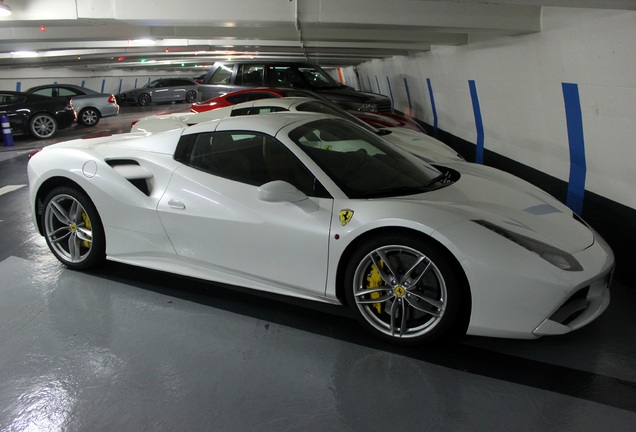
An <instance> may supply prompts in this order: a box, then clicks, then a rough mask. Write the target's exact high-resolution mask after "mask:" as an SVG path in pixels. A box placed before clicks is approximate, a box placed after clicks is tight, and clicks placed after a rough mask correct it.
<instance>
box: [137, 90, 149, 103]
mask: <svg viewBox="0 0 636 432" xmlns="http://www.w3.org/2000/svg"><path fill="white" fill-rule="evenodd" d="M150 102H151V98H150V95H149V94H148V93H142V94H140V95H139V97H138V98H137V103H138V104H139V106H146V105H150Z"/></svg>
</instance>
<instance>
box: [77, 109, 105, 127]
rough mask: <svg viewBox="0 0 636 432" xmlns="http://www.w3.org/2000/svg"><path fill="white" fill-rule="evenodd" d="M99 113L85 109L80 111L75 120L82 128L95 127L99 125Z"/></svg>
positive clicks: (95, 110)
mask: <svg viewBox="0 0 636 432" xmlns="http://www.w3.org/2000/svg"><path fill="white" fill-rule="evenodd" d="M100 117H101V113H100V112H99V110H97V109H95V108H92V107H87V108H84V109H83V110H81V111H80V112H79V114H78V116H77V120H78V121H79V122H80V124H82V125H84V126H95V125H97V123H99V119H100Z"/></svg>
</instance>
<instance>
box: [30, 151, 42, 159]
mask: <svg viewBox="0 0 636 432" xmlns="http://www.w3.org/2000/svg"><path fill="white" fill-rule="evenodd" d="M41 151H42V149H39V150H36V151H34V152H32V153H29V159H31V158H32V157H33V156H35V155H36V154H38V153H40V152H41Z"/></svg>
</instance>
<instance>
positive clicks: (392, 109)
mask: <svg viewBox="0 0 636 432" xmlns="http://www.w3.org/2000/svg"><path fill="white" fill-rule="evenodd" d="M386 83H387V84H388V85H389V95H390V96H391V112H393V111H394V108H393V107H394V106H395V101H394V100H393V90H391V81H390V80H389V77H386Z"/></svg>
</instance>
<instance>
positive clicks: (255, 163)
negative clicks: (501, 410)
mask: <svg viewBox="0 0 636 432" xmlns="http://www.w3.org/2000/svg"><path fill="white" fill-rule="evenodd" d="M28 174H29V186H30V201H31V205H32V207H33V220H34V222H35V225H36V227H37V229H38V231H39V232H40V233H41V234H42V235H43V236H44V237H45V239H46V242H47V244H48V246H49V248H50V249H51V251H52V252H53V254H54V255H55V256H56V257H57V258H58V259H59V260H60V261H61V262H62V263H64V264H65V265H66V266H68V267H69V268H74V269H86V268H88V267H91V266H94V265H96V264H98V263H99V262H100V261H101V260H102V259H104V258H107V259H110V260H113V261H118V262H122V263H127V264H131V265H136V266H141V267H146V268H150V269H156V270H161V271H167V272H171V273H175V274H180V275H186V276H189V277H195V278H200V279H205V280H209V281H216V282H220V283H225V284H231V285H238V286H242V287H247V288H251V289H254V290H261V291H267V292H272V293H278V294H283V295H288V296H294V297H299V298H304V299H311V300H316V301H322V302H328V303H334V304H345V305H348V306H349V307H350V308H351V310H352V311H353V312H354V314H355V315H356V316H357V318H358V319H359V321H360V322H361V324H362V325H363V326H364V327H365V328H367V329H368V330H369V331H371V332H372V333H374V334H375V335H377V336H379V337H381V338H384V339H386V340H389V341H393V342H396V343H402V344H416V343H422V342H428V341H431V340H434V339H436V338H439V337H443V336H448V335H450V334H453V333H457V332H467V333H468V334H473V335H486V336H498V337H514V338H536V337H539V336H542V335H555V334H563V333H567V332H569V331H572V330H575V329H578V328H580V327H582V326H584V325H586V324H588V323H590V322H591V321H592V320H594V319H595V318H597V317H598V316H599V315H600V314H601V313H602V312H603V311H604V310H605V309H606V307H607V306H608V303H609V288H608V285H609V281H610V277H611V273H612V269H613V266H614V258H613V254H612V251H611V250H610V248H609V247H608V245H607V244H606V243H605V242H604V241H603V239H601V238H600V237H599V236H598V235H597V234H596V233H595V232H594V231H593V230H592V229H591V228H590V227H589V226H588V225H586V224H585V222H583V221H582V220H581V219H580V218H579V217H578V216H577V215H575V214H573V213H572V211H571V210H569V209H568V208H567V207H566V206H564V205H563V204H561V203H560V202H559V201H557V200H556V199H554V198H552V197H551V196H549V195H547V194H546V193H544V192H543V191H541V190H539V189H537V188H536V187H533V186H531V185H530V184H528V183H526V182H524V181H522V180H520V179H518V178H516V177H513V176H511V175H508V174H505V173H503V172H501V171H497V170H494V169H491V168H488V167H485V166H481V165H476V164H471V163H466V162H448V163H444V164H437V165H431V164H429V163H427V162H425V161H423V160H422V159H420V158H418V157H415V156H413V155H412V154H410V153H408V152H406V151H404V150H402V149H400V148H398V147H397V146H394V145H393V144H391V143H390V142H388V141H386V140H384V139H383V138H382V137H381V136H378V135H376V134H373V133H371V132H369V131H367V130H365V129H364V128H361V127H359V126H357V125H355V124H353V123H351V122H349V121H347V120H344V119H339V118H335V117H333V116H328V115H321V114H307V113H304V114H302V113H276V114H266V115H258V116H241V117H231V118H225V119H220V120H215V121H210V122H206V123H201V124H198V125H194V126H190V127H186V128H179V129H176V130H172V131H167V132H162V133H156V134H150V135H145V134H136V133H130V134H122V135H116V136H111V137H101V138H91V139H85V140H74V141H69V142H65V143H60V144H55V145H51V146H49V147H46V148H44V149H43V150H42V151H40V152H39V153H37V154H35V155H34V156H33V157H32V158H31V159H30V161H29V164H28Z"/></svg>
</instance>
